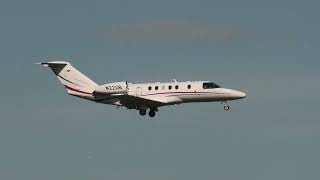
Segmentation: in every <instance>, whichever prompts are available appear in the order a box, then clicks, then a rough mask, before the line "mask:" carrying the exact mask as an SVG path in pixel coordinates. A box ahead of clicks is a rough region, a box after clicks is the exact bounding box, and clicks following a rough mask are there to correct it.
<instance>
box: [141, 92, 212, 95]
mask: <svg viewBox="0 0 320 180" xmlns="http://www.w3.org/2000/svg"><path fill="white" fill-rule="evenodd" d="M197 93H198V94H201V93H203V94H206V93H212V92H194V91H192V92H161V93H153V94H145V95H143V96H152V95H159V94H197Z"/></svg>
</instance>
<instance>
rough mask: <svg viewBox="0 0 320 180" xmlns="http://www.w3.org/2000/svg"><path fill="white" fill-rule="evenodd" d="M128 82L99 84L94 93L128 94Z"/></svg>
mask: <svg viewBox="0 0 320 180" xmlns="http://www.w3.org/2000/svg"><path fill="white" fill-rule="evenodd" d="M127 86H128V83H127V82H114V83H109V84H104V85H101V86H98V87H96V88H95V90H94V94H127V93H128V91H127Z"/></svg>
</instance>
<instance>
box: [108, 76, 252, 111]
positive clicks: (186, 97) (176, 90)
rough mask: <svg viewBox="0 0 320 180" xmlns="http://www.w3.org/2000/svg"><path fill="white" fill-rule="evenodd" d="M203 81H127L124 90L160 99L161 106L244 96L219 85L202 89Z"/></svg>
mask: <svg viewBox="0 0 320 180" xmlns="http://www.w3.org/2000/svg"><path fill="white" fill-rule="evenodd" d="M204 83H210V82H209V81H187V82H166V83H160V82H156V83H143V84H136V83H127V90H126V91H127V94H128V95H130V96H136V97H142V98H146V99H150V100H154V101H162V102H164V103H163V105H162V106H164V105H170V104H181V103H189V102H214V101H229V100H236V99H241V98H244V97H246V94H245V93H243V92H240V91H236V90H231V89H226V88H221V87H216V88H207V89H204V88H203V84H204ZM115 84H116V83H115ZM102 86H104V85H102ZM111 96H112V95H111ZM102 103H106V104H114V105H121V104H119V103H118V102H115V101H114V100H113V99H109V100H106V101H104V102H102ZM132 108H136V107H132Z"/></svg>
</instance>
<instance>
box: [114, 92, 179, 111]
mask: <svg viewBox="0 0 320 180" xmlns="http://www.w3.org/2000/svg"><path fill="white" fill-rule="evenodd" d="M108 99H109V100H112V102H113V104H115V105H122V106H125V107H127V108H128V109H136V108H138V107H146V108H158V107H161V106H165V105H172V104H177V103H179V102H180V101H181V100H180V99H178V98H176V97H158V96H156V97H152V96H132V95H126V94H117V95H116V94H115V95H112V96H109V97H108ZM109 102H110V101H109Z"/></svg>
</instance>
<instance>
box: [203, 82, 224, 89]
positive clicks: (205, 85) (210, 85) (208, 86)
mask: <svg viewBox="0 0 320 180" xmlns="http://www.w3.org/2000/svg"><path fill="white" fill-rule="evenodd" d="M219 87H220V86H219V85H218V84H216V83H213V82H208V83H203V86H202V88H203V89H214V88H219Z"/></svg>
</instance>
